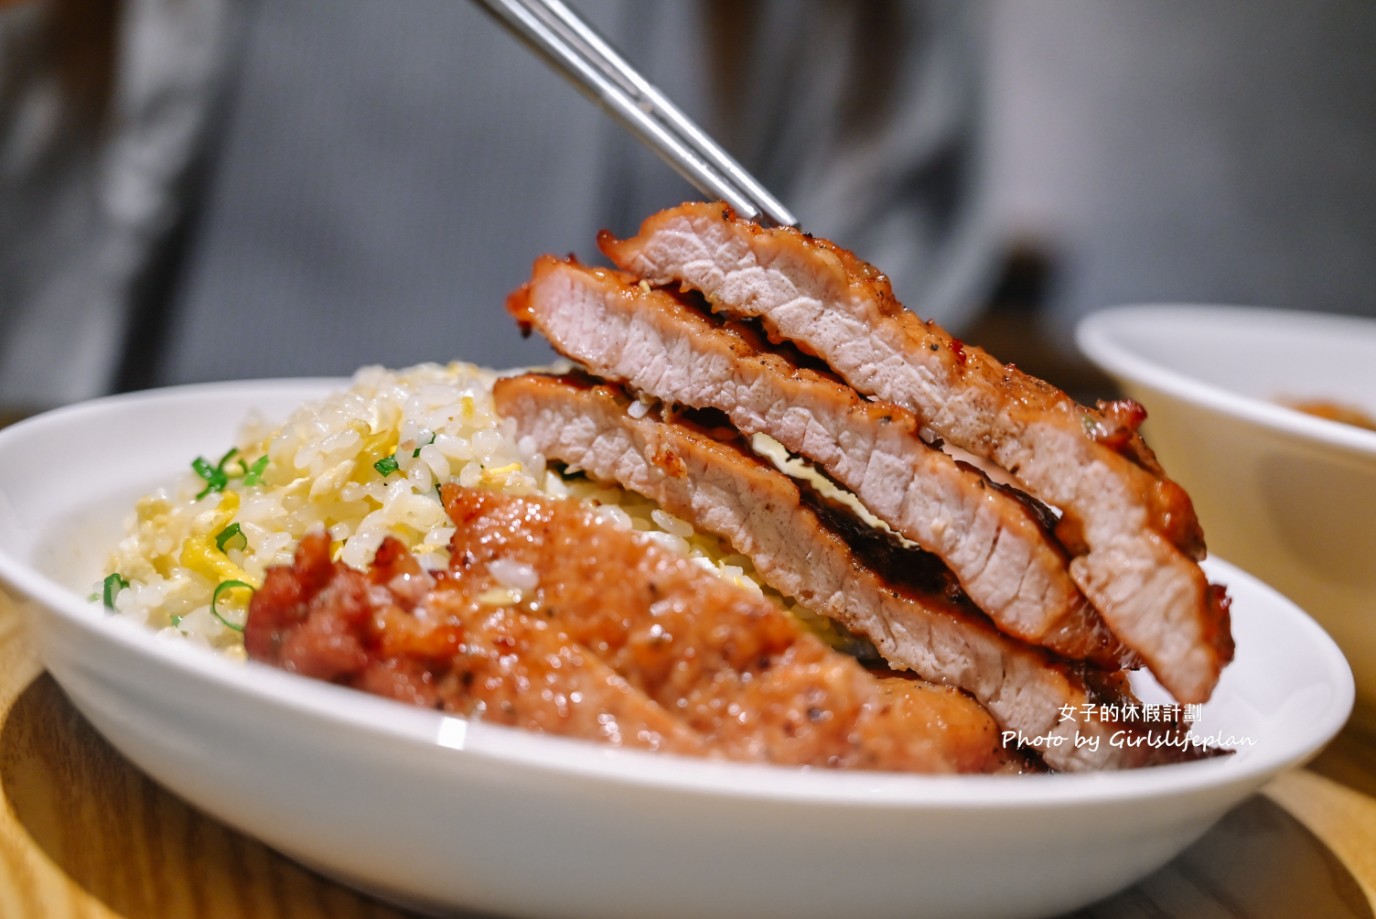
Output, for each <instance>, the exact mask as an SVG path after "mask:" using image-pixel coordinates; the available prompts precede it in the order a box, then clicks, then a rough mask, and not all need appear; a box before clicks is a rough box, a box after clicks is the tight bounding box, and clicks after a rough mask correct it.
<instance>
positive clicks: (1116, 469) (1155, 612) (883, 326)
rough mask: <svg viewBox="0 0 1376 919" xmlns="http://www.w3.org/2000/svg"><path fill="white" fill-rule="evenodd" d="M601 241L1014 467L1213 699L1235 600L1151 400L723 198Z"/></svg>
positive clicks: (1176, 677)
mask: <svg viewBox="0 0 1376 919" xmlns="http://www.w3.org/2000/svg"><path fill="white" fill-rule="evenodd" d="M599 242H600V245H601V247H602V249H603V251H604V252H605V253H606V254H607V256H608V257H609V258H611V259H612V261H613V262H615V263H616V264H617V265H618V266H619V267H621V268H622V269H624V270H626V271H629V272H631V273H633V274H635V275H637V276H638V277H641V278H644V279H646V280H647V281H649V282H650V283H652V284H655V285H661V286H663V285H683V286H686V287H689V288H692V289H694V290H697V291H699V292H700V293H701V294H702V295H703V296H704V297H705V298H706V299H707V300H708V302H709V303H710V304H711V305H712V308H713V309H714V310H721V311H723V312H725V313H726V314H728V315H739V316H748V317H755V318H758V319H759V320H761V322H762V323H763V324H764V326H765V328H766V330H767V331H768V332H769V334H770V336H771V337H777V338H778V339H785V340H788V341H791V342H793V343H795V344H796V345H797V346H798V347H800V348H802V349H803V350H805V351H808V352H810V353H812V354H815V355H817V356H819V357H820V358H822V359H823V360H824V361H825V362H826V363H827V364H828V365H829V366H830V368H831V369H832V370H833V371H835V372H836V373H837V374H838V375H840V376H841V377H842V378H843V379H845V380H846V382H848V383H849V384H850V385H851V386H853V387H855V388H856V389H857V390H859V391H860V392H862V393H864V394H867V395H872V396H877V397H879V398H882V399H886V400H889V401H892V402H896V403H898V404H900V405H903V406H905V407H907V408H909V409H911V410H912V411H913V412H914V413H916V414H917V416H918V417H919V418H920V419H921V421H922V424H923V425H924V426H925V428H926V429H927V430H929V431H930V432H932V433H933V434H934V435H935V436H939V437H941V438H943V439H945V440H946V441H949V442H950V443H953V444H955V445H957V446H958V447H961V448H963V449H965V450H968V451H970V452H971V453H972V454H974V455H975V456H978V457H981V458H983V459H985V460H988V461H990V462H992V463H994V464H996V465H997V466H999V467H1001V468H1002V469H1004V470H1007V472H1008V473H1010V474H1011V475H1012V476H1013V477H1015V478H1016V480H1017V481H1018V482H1019V483H1021V484H1022V485H1023V486H1024V487H1025V488H1026V489H1027V491H1029V492H1030V493H1031V494H1032V495H1034V496H1035V497H1037V498H1039V499H1041V500H1043V501H1045V502H1047V503H1048V504H1050V505H1052V506H1053V507H1055V508H1057V509H1059V510H1060V511H1061V513H1062V518H1061V522H1060V525H1059V526H1058V530H1057V532H1058V535H1059V536H1060V539H1061V542H1062V544H1063V545H1065V546H1066V547H1067V548H1068V549H1069V550H1070V551H1071V553H1072V555H1073V556H1074V558H1073V559H1072V561H1071V563H1070V572H1071V575H1072V576H1073V577H1074V578H1075V581H1076V583H1077V584H1078V585H1079V587H1080V589H1081V590H1082V591H1083V592H1084V594H1085V595H1086V596H1087V597H1088V598H1089V599H1090V601H1091V602H1092V603H1093V604H1094V606H1095V607H1096V608H1097V609H1098V610H1099V611H1100V613H1102V614H1103V616H1104V618H1105V620H1106V621H1107V622H1108V624H1109V626H1110V627H1111V628H1112V629H1113V631H1114V632H1115V634H1116V635H1117V636H1118V637H1119V638H1120V639H1121V640H1122V641H1123V642H1124V643H1125V644H1126V645H1127V646H1128V647H1130V648H1132V649H1133V650H1134V651H1136V652H1138V653H1139V654H1140V655H1141V656H1142V658H1143V660H1144V661H1145V663H1146V664H1147V666H1148V667H1150V669H1151V670H1152V672H1153V673H1154V674H1155V675H1156V676H1157V678H1158V679H1159V680H1160V681H1161V683H1162V684H1163V685H1164V686H1166V688H1167V689H1169V690H1170V691H1171V693H1172V694H1174V695H1175V697H1176V698H1177V699H1178V700H1180V701H1183V702H1201V701H1204V700H1205V699H1207V698H1208V697H1209V695H1210V693H1211V692H1212V690H1213V687H1214V685H1215V684H1216V683H1217V680H1218V676H1219V673H1220V672H1221V671H1222V668H1223V667H1224V666H1225V665H1226V664H1227V663H1228V661H1229V660H1231V658H1232V652H1233V644H1232V637H1231V633H1230V629H1229V624H1228V617H1227V604H1226V602H1225V601H1224V598H1223V596H1222V593H1221V590H1220V589H1217V588H1213V587H1211V585H1209V583H1208V582H1207V580H1206V578H1205V576H1204V574H1203V572H1202V570H1201V569H1200V568H1199V566H1198V565H1197V564H1196V559H1198V558H1200V557H1202V555H1203V552H1204V543H1203V537H1202V534H1201V532H1200V529H1199V525H1198V522H1197V520H1196V519H1195V516H1194V512H1193V508H1192V506H1191V504H1190V501H1189V498H1188V496H1186V495H1185V493H1184V491H1183V490H1182V489H1181V488H1180V487H1179V486H1178V485H1176V484H1175V483H1174V482H1172V481H1171V480H1170V479H1168V478H1167V477H1165V476H1164V475H1163V474H1162V472H1161V469H1160V467H1159V465H1158V464H1157V463H1156V460H1155V457H1154V456H1153V455H1152V454H1151V451H1150V450H1149V449H1147V447H1146V446H1145V445H1144V444H1143V443H1142V441H1141V439H1140V438H1139V437H1138V436H1137V433H1136V425H1137V424H1138V423H1140V421H1141V418H1142V417H1143V413H1142V412H1141V410H1140V406H1137V405H1135V404H1132V403H1126V402H1124V403H1115V404H1111V405H1109V406H1106V407H1105V408H1104V409H1103V410H1096V409H1090V408H1087V407H1085V406H1081V405H1078V404H1077V403H1075V402H1074V400H1072V399H1070V398H1069V397H1068V396H1066V395H1065V394H1064V393H1062V392H1060V391H1059V390H1057V389H1056V388H1055V387H1052V386H1050V385H1049V384H1047V383H1044V382H1042V381H1040V380H1037V379H1035V378H1033V377H1030V376H1028V375H1027V374H1024V373H1022V372H1021V371H1019V370H1018V369H1017V368H1015V367H1013V366H1011V365H1004V364H1000V363H999V362H998V361H996V360H994V359H993V358H992V357H990V356H989V355H988V354H986V353H985V352H983V351H982V350H980V349H978V348H974V347H971V346H968V345H964V344H962V343H961V342H960V341H959V340H957V339H954V338H952V337H951V336H950V335H948V334H947V333H946V332H944V331H943V330H942V329H940V328H939V327H938V326H937V325H935V324H934V323H930V322H923V321H922V320H920V319H918V318H917V317H916V316H915V315H913V314H912V313H910V312H908V311H907V310H905V309H904V308H903V307H902V306H901V305H900V304H899V303H898V302H897V301H896V300H895V298H894V296H893V293H892V290H891V289H890V287H889V284H888V281H887V279H886V278H885V277H884V276H883V275H882V274H881V273H880V272H878V271H877V270H876V269H874V268H873V267H872V266H870V265H868V264H866V263H864V262H863V261H861V260H859V259H857V258H856V257H855V256H853V255H852V254H850V253H849V252H846V251H845V250H844V249H841V248H839V247H837V246H834V245H832V244H831V243H828V242H826V241H824V240H820V239H816V238H813V237H810V236H807V235H805V234H802V233H799V232H797V231H795V230H791V229H773V230H771V229H764V228H762V227H759V226H757V225H755V224H752V223H749V222H747V221H743V220H739V219H737V218H736V217H735V216H734V215H733V214H732V213H731V211H730V209H729V208H725V207H724V206H722V205H720V204H687V205H683V206H681V207H678V208H674V209H671V210H668V211H664V212H661V213H659V214H656V215H654V216H652V217H650V218H649V219H648V220H647V221H646V222H645V223H644V224H643V225H642V227H641V229H640V232H639V234H638V235H636V236H634V237H632V238H630V239H625V240H618V239H615V238H613V237H612V236H611V235H610V234H606V233H604V234H602V236H601V237H600V239H599Z"/></svg>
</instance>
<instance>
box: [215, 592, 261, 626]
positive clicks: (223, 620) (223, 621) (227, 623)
mask: <svg viewBox="0 0 1376 919" xmlns="http://www.w3.org/2000/svg"><path fill="white" fill-rule="evenodd" d="M236 587H242V588H244V589H245V590H250V591H251V590H253V589H254V587H253V585H252V584H250V583H248V582H247V581H221V582H220V583H219V584H216V585H215V592H214V593H213V594H211V595H210V615H212V616H214V617H215V618H216V619H218V620H220V623H221V624H222V625H223V626H224V627H225V628H227V629H233V630H234V631H236V632H242V631H243V630H244V627H243V626H241V625H235V624H234V623H232V622H230V621H229V620H228V619H226V618H225V617H224V616H221V615H220V611H219V610H218V609H216V608H215V604H216V603H218V602H219V600H220V594H222V593H224V592H225V591H226V590H233V589H234V588H236Z"/></svg>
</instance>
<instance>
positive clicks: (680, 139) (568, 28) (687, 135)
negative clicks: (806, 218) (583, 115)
mask: <svg viewBox="0 0 1376 919" xmlns="http://www.w3.org/2000/svg"><path fill="white" fill-rule="evenodd" d="M474 2H475V3H477V4H478V5H479V6H481V7H483V8H484V9H485V10H487V12H489V13H491V14H492V16H493V17H494V18H495V19H496V20H497V21H498V22H499V23H501V24H502V25H503V26H505V27H506V28H507V29H508V30H509V31H510V32H511V33H512V34H514V35H515V36H516V37H517V38H519V39H520V40H521V41H522V42H523V43H524V44H525V45H526V46H527V47H529V48H530V49H531V50H532V51H534V52H535V53H536V54H538V55H539V56H540V57H541V58H543V59H544V60H545V62H546V63H548V64H549V65H550V66H551V67H553V68H554V69H555V70H557V71H559V73H561V74H562V75H563V76H564V77H566V78H567V79H568V80H569V81H570V82H572V83H573V84H574V86H576V87H577V88H578V89H579V90H580V91H581V92H582V93H583V94H584V95H586V96H587V97H588V98H590V99H591V100H592V101H594V102H596V103H597V104H598V105H599V106H601V107H602V108H603V110H605V111H606V112H608V113H609V114H610V115H612V117H614V118H616V120H617V121H619V122H620V123H621V124H622V125H623V126H624V127H625V128H626V129H627V130H629V131H630V132H631V133H632V134H633V135H635V137H636V138H637V139H639V140H640V142H641V143H643V144H645V145H646V146H647V147H649V148H650V149H652V150H654V151H655V152H656V153H658V154H659V155H660V156H661V157H662V158H663V159H664V160H665V162H667V163H668V164H669V165H670V166H672V167H673V168H674V169H675V170H676V171H677V172H678V173H679V174H680V175H681V176H683V177H684V178H685V179H687V180H688V181H689V182H690V183H692V185H693V186H694V187H695V188H697V189H698V190H699V191H701V192H703V193H704V194H708V195H711V196H713V197H716V198H720V199H721V200H723V201H725V202H726V203H727V204H729V205H731V207H732V208H734V209H735V211H736V213H737V214H739V215H740V216H742V217H745V218H746V219H749V220H759V219H765V220H769V221H772V222H773V223H776V224H778V225H780V226H796V225H797V223H798V221H797V219H796V218H795V217H794V216H793V215H792V214H791V213H790V212H789V211H788V209H787V208H786V207H784V206H783V205H782V204H781V203H779V201H778V199H776V198H775V197H774V196H773V195H771V194H770V193H769V192H768V191H767V190H765V188H764V186H762V185H760V183H759V182H758V181H756V180H755V179H754V178H753V177H752V176H751V175H750V173H748V172H746V170H745V169H744V167H742V166H741V165H740V163H738V162H736V161H735V160H734V159H733V158H732V157H731V156H730V154H728V153H727V152H726V151H725V150H723V149H722V148H721V146H720V145H718V144H717V143H716V142H715V141H714V140H712V138H711V137H710V136H708V134H707V133H706V132H705V131H703V130H702V129H701V128H700V127H698V126H697V125H696V124H694V123H693V121H692V119H690V118H689V117H688V116H687V115H685V114H683V112H682V111H681V110H680V109H679V108H678V107H677V106H675V105H674V104H673V103H672V102H671V101H669V99H668V98H667V97H666V96H665V95H664V94H663V93H662V92H660V91H659V90H658V89H656V88H655V87H654V86H653V85H652V84H651V83H650V82H649V81H647V80H646V79H645V78H644V77H642V76H641V75H640V74H639V73H637V72H636V70H635V68H633V67H632V66H631V65H630V64H629V63H627V61H626V60H625V58H623V57H622V56H621V55H620V54H618V53H617V52H616V50H615V49H614V48H612V47H611V45H610V44H608V43H607V41H606V40H605V39H603V38H602V36H600V35H599V34H598V33H597V31H596V30H595V29H593V28H592V26H590V25H589V24H588V23H587V22H586V21H584V20H583V19H582V18H581V17H580V16H579V15H578V14H577V13H575V12H574V11H573V10H571V9H570V8H569V7H567V6H565V5H564V3H563V2H562V0H474Z"/></svg>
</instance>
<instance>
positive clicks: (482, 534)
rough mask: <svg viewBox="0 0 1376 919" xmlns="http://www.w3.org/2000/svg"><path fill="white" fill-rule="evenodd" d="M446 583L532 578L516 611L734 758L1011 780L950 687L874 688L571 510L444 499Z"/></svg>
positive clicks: (975, 709)
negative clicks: (510, 575)
mask: <svg viewBox="0 0 1376 919" xmlns="http://www.w3.org/2000/svg"><path fill="white" fill-rule="evenodd" d="M443 498H444V503H445V508H446V509H447V511H448V512H449V515H450V517H451V518H452V519H453V520H454V523H455V526H456V528H457V529H456V532H455V534H454V538H453V542H452V544H451V552H452V558H453V563H452V569H451V570H452V571H453V573H454V575H455V576H456V577H457V578H459V579H460V580H468V579H470V578H475V577H476V578H477V579H478V581H479V583H480V584H481V583H483V582H484V581H485V580H486V579H487V578H488V577H490V575H489V572H491V570H492V568H493V566H494V565H505V566H509V565H511V564H513V563H515V564H517V565H522V566H526V567H527V568H528V570H529V571H530V572H532V573H533V574H534V575H535V576H536V577H537V578H538V582H537V584H536V586H534V587H533V588H530V589H529V590H527V591H525V593H524V594H523V595H522V596H521V597H520V599H519V601H518V602H519V603H520V604H521V606H522V607H523V608H526V607H528V608H533V609H535V610H538V611H539V612H540V614H543V615H544V616H546V617H548V621H549V622H550V624H551V626H552V627H554V628H556V629H558V630H559V631H561V632H562V633H563V634H564V635H565V636H566V638H567V639H568V640H569V641H571V642H573V643H574V644H575V645H576V646H577V647H579V648H587V649H590V650H591V651H592V653H594V654H596V655H597V656H598V657H599V658H600V659H602V660H604V661H606V662H607V664H608V665H610V666H611V668H612V669H613V670H615V671H616V672H617V673H618V674H619V675H620V676H622V677H623V678H624V679H625V680H626V681H627V682H628V683H630V684H631V685H632V686H634V687H635V688H636V689H637V690H638V691H640V692H642V693H644V694H645V695H646V696H647V697H649V698H650V699H652V700H653V701H654V702H656V703H657V704H658V705H660V706H661V707H663V708H664V709H665V710H666V711H672V712H674V713H675V714H676V715H677V716H678V717H679V718H680V719H681V720H683V721H684V722H685V723H686V724H687V725H688V726H689V727H690V728H691V729H693V730H694V731H696V732H698V733H699V734H701V735H702V736H704V737H705V738H707V742H708V744H709V745H710V747H711V748H712V749H714V750H716V751H718V752H721V753H724V754H725V755H726V756H727V757H728V758H731V759H743V760H752V761H755V760H758V761H766V762H774V763H784V764H794V765H813V766H827V767H842V768H861V769H886V770H894V771H920V772H987V771H1004V770H1007V769H1008V768H1010V766H1012V764H1013V763H1014V762H1017V761H1018V760H1017V758H1016V757H1013V756H1010V755H1009V752H1008V751H1007V750H1005V749H1004V747H1003V745H1002V744H1001V743H1000V735H999V731H998V728H997V726H996V725H995V724H994V722H993V720H992V719H991V718H990V717H989V715H988V713H987V712H986V711H984V709H982V708H980V706H979V705H977V704H976V703H975V702H973V701H972V700H971V699H970V698H969V697H968V696H965V695H963V694H961V693H958V692H955V691H954V690H952V689H950V688H949V687H944V686H935V685H932V684H929V683H923V682H919V681H916V680H906V679H902V678H894V677H889V678H879V677H876V676H875V675H873V674H871V673H870V672H868V671H866V670H865V669H864V668H863V667H862V666H861V665H860V664H859V663H858V662H857V661H855V660H854V659H853V658H851V657H848V656H847V655H844V654H842V653H840V652H838V651H835V650H833V649H832V648H830V647H828V646H827V645H826V644H825V643H823V642H822V641H821V639H819V638H817V637H816V636H815V635H813V634H811V633H809V632H806V631H804V630H803V629H802V628H801V627H800V626H799V624H798V623H797V622H796V621H795V620H794V619H793V618H792V617H791V616H789V615H788V614H787V613H785V612H784V611H783V610H782V609H780V608H779V607H778V606H776V605H775V604H773V603H771V602H770V601H768V600H766V599H765V598H764V597H762V596H760V595H759V594H757V593H754V592H752V591H748V590H746V589H744V588H743V587H741V586H739V585H737V584H734V583H731V582H728V581H727V580H726V579H724V578H722V577H720V576H718V575H717V574H715V573H713V572H709V571H707V570H706V569H705V568H703V567H702V566H701V565H700V564H699V563H697V562H694V561H692V560H690V559H689V558H687V557H685V556H683V555H680V554H678V553H676V552H674V551H671V550H669V549H666V548H664V547H662V546H660V545H658V544H656V543H654V542H652V541H650V540H649V539H647V538H646V537H645V536H644V535H643V534H639V533H636V532H634V531H633V530H631V529H629V528H627V527H625V526H624V525H622V524H618V523H612V522H610V521H608V520H606V519H604V518H602V517H599V516H598V515H597V514H596V513H595V512H594V511H592V510H590V509H589V508H588V507H586V506H584V505H582V504H581V503H580V502H577V501H574V500H552V499H548V498H536V497H520V498H518V497H513V496H510V495H497V494H491V493H485V492H480V491H474V490H470V489H462V488H459V487H458V486H456V485H446V486H445V487H444V489H443Z"/></svg>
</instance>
